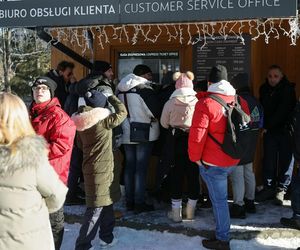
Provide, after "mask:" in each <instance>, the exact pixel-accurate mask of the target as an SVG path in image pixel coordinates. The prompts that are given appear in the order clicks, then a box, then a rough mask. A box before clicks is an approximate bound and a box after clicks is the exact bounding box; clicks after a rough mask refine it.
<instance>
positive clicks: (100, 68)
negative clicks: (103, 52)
mask: <svg viewBox="0 0 300 250" xmlns="http://www.w3.org/2000/svg"><path fill="white" fill-rule="evenodd" d="M110 68H112V66H111V64H110V63H108V62H106V61H95V62H94V64H93V69H92V72H93V73H95V72H97V73H101V74H103V73H105V72H106V71H107V70H109V69H110Z"/></svg>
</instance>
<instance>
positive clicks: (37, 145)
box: [0, 135, 47, 176]
mask: <svg viewBox="0 0 300 250" xmlns="http://www.w3.org/2000/svg"><path fill="white" fill-rule="evenodd" d="M42 155H44V156H46V157H47V143H46V141H45V139H44V138H43V137H41V136H37V135H35V136H26V137H22V138H20V139H18V140H16V141H15V142H13V143H12V144H10V145H0V175H5V176H6V175H9V174H13V173H14V172H15V171H16V170H19V169H22V168H29V167H34V168H37V167H38V165H39V164H40V162H41V160H40V159H41V156H42Z"/></svg>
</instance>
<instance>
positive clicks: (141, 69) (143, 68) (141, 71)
mask: <svg viewBox="0 0 300 250" xmlns="http://www.w3.org/2000/svg"><path fill="white" fill-rule="evenodd" d="M147 73H152V70H151V69H150V68H149V67H148V66H147V65H145V64H138V65H136V66H135V68H134V69H133V74H135V75H136V76H141V75H145V74H147Z"/></svg>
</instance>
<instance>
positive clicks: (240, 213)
mask: <svg viewBox="0 0 300 250" xmlns="http://www.w3.org/2000/svg"><path fill="white" fill-rule="evenodd" d="M229 212H230V217H231V218H235V219H245V218H246V209H245V206H239V205H238V204H234V203H233V204H232V206H231V207H230V209H229Z"/></svg>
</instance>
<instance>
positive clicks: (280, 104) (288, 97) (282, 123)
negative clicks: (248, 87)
mask: <svg viewBox="0 0 300 250" xmlns="http://www.w3.org/2000/svg"><path fill="white" fill-rule="evenodd" d="M259 100H260V103H261V104H262V106H263V108H264V128H265V129H267V130H268V132H270V133H274V132H275V133H283V132H284V129H285V127H286V125H287V123H288V121H289V120H290V117H291V115H292V112H293V110H294V107H295V105H296V93H295V85H294V84H293V83H290V82H289V81H288V80H287V78H286V77H285V76H284V77H283V78H282V80H281V81H280V82H279V83H278V84H277V85H276V86H275V87H272V86H271V85H270V84H269V83H268V82H267V81H266V82H265V83H264V84H263V85H262V86H261V87H260V99H259Z"/></svg>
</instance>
